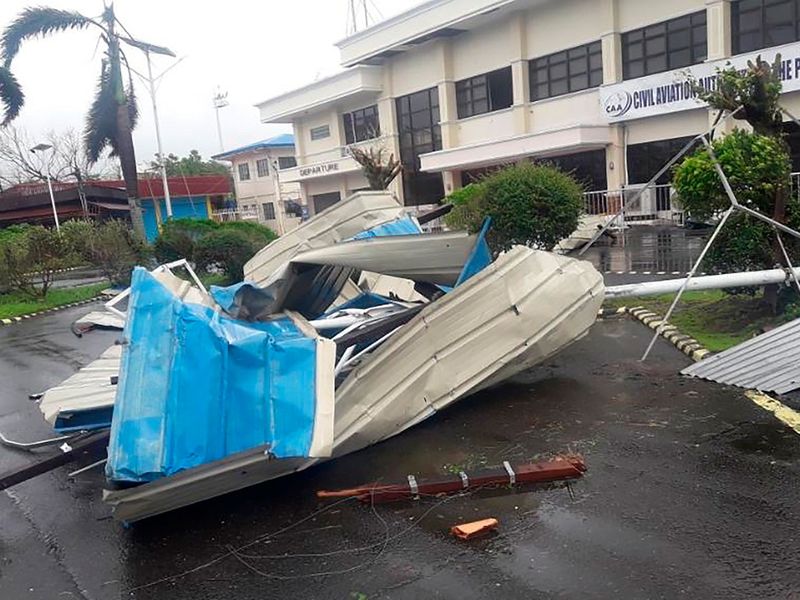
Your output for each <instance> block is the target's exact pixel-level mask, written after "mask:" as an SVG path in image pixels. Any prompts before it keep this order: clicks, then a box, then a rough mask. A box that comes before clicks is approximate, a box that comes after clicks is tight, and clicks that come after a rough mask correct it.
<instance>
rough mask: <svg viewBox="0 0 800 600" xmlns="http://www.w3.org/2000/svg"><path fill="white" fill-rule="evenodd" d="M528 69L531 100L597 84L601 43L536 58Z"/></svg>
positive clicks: (600, 59)
mask: <svg viewBox="0 0 800 600" xmlns="http://www.w3.org/2000/svg"><path fill="white" fill-rule="evenodd" d="M528 68H529V69H530V86H531V100H541V99H542V98H551V97H552V96H560V95H561V94H567V93H569V92H577V91H578V90H585V89H588V88H593V87H597V86H598V85H600V84H601V83H603V53H602V47H601V44H600V42H592V43H591V44H586V45H584V46H578V47H577V48H570V49H569V50H563V51H561V52H556V53H555V54H550V55H549V56H543V57H541V58H535V59H533V60H531V61H530V62H529V63H528Z"/></svg>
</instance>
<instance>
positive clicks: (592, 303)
mask: <svg viewBox="0 0 800 600" xmlns="http://www.w3.org/2000/svg"><path fill="white" fill-rule="evenodd" d="M489 226H490V224H489V223H486V224H485V226H484V228H483V230H482V231H481V232H480V233H479V234H476V235H470V234H467V233H465V232H446V233H423V231H422V228H421V227H420V223H419V222H418V220H417V219H416V218H414V217H413V216H412V215H411V214H410V213H408V212H407V211H406V210H405V208H404V207H403V206H401V205H400V204H399V203H398V201H397V200H396V199H395V198H394V197H393V196H392V195H390V194H388V193H384V192H361V193H357V194H355V195H353V196H351V197H350V198H348V199H347V200H345V201H343V202H341V203H338V204H336V205H334V206H332V207H331V208H329V209H327V210H325V211H323V212H322V213H320V214H318V215H316V216H315V217H314V218H312V219H311V220H309V221H307V222H305V223H304V224H303V225H302V226H300V227H299V228H298V229H296V230H294V231H293V232H291V233H289V234H287V235H284V236H282V237H281V238H279V239H278V240H276V241H274V242H272V243H271V244H269V245H268V246H266V247H265V248H264V249H262V250H261V251H260V252H258V253H257V254H256V255H255V256H254V257H253V258H252V259H251V260H250V261H249V262H248V263H247V265H246V266H245V281H244V282H242V283H239V284H236V285H234V286H230V287H225V288H221V287H213V286H212V288H211V289H210V290H206V289H205V288H204V286H203V284H202V283H201V282H200V281H199V280H198V279H197V278H196V276H194V274H193V272H192V271H191V266H190V265H188V264H187V263H186V262H185V261H178V262H176V263H172V264H169V265H164V266H162V267H159V268H157V269H155V270H153V271H148V270H146V269H143V268H137V269H136V270H135V272H134V274H133V280H132V285H131V288H130V290H129V291H126V293H124V294H121V295H120V297H119V298H117V299H115V300H113V301H112V302H110V303H109V309H110V311H111V312H112V313H113V316H114V318H113V319H112V318H109V317H108V316H107V315H106V316H104V315H99V317H98V319H97V320H98V323H97V325H99V326H103V327H114V326H122V325H123V323H124V330H123V333H122V340H121V343H120V345H117V346H114V347H112V348H109V349H108V350H107V351H106V352H105V353H104V354H103V355H102V356H101V357H100V358H99V359H98V360H97V361H95V362H93V363H91V364H89V365H88V366H86V367H84V368H83V369H81V370H80V371H79V372H78V373H76V374H75V375H73V376H72V377H70V378H69V379H67V380H66V381H64V382H63V383H62V384H61V385H59V386H57V387H54V388H52V389H50V390H48V391H47V392H45V393H44V394H43V396H42V397H41V400H40V407H41V410H42V413H43V415H44V417H45V418H46V419H47V421H48V422H50V423H51V424H52V425H53V427H54V428H55V430H56V431H58V432H61V433H70V432H86V431H87V430H88V431H92V430H101V429H104V428H108V427H109V426H110V433H109V441H108V460H107V463H106V465H105V473H106V480H107V485H106V489H105V490H104V499H105V501H106V502H108V503H109V504H110V505H111V506H112V507H113V508H114V514H115V517H116V518H118V519H121V520H125V521H128V522H131V521H136V520H138V519H142V518H146V517H149V516H152V515H156V514H159V513H163V512H166V511H169V510H172V509H175V508H178V507H181V506H185V505H188V504H191V503H194V502H198V501H201V500H204V499H207V498H211V497H214V496H218V495H220V494H224V493H226V492H229V491H232V490H236V489H240V488H243V487H246V486H250V485H254V484H256V483H260V482H262V481H266V480H269V479H273V478H276V477H280V476H283V475H286V474H289V473H292V472H294V471H297V470H300V469H305V468H307V467H309V466H311V465H313V464H315V463H316V462H318V461H321V460H326V459H329V458H333V457H337V456H341V455H343V454H346V453H349V452H353V451H356V450H359V449H361V448H364V447H366V446H369V445H370V444H374V443H377V442H380V441H381V440H384V439H386V438H388V437H391V436H393V435H396V434H398V433H400V432H402V431H403V430H405V429H407V428H409V427H412V426H414V425H416V424H417V423H420V422H421V421H423V420H424V419H426V418H428V417H430V416H431V415H433V414H434V413H436V412H437V411H439V410H441V409H443V408H445V407H447V406H448V405H450V404H451V403H453V402H455V401H456V400H458V399H460V398H462V397H464V396H466V395H468V394H472V393H474V392H476V391H478V390H480V389H484V388H486V387H488V386H491V385H494V384H496V383H499V382H501V381H503V380H505V379H507V378H509V377H511V376H513V375H514V374H516V373H518V372H520V371H522V370H524V369H527V368H530V367H531V366H533V365H535V364H537V363H539V362H541V361H542V360H545V359H546V358H548V357H549V356H552V355H553V354H555V353H557V352H559V351H560V350H562V349H563V348H564V347H565V346H567V345H568V344H570V343H572V342H573V341H575V340H576V339H578V338H580V337H581V336H582V335H584V334H585V333H586V332H587V331H588V329H589V327H590V326H591V325H592V323H593V322H594V320H595V315H596V314H597V311H598V309H599V307H600V305H601V303H602V300H603V282H602V278H601V276H600V274H599V273H598V272H597V271H596V270H595V269H594V268H593V267H592V266H591V265H590V264H589V263H586V262H580V261H577V260H574V259H570V258H567V257H563V256H559V255H556V254H552V253H549V252H543V251H537V250H532V249H529V248H525V247H515V248H513V249H512V250H510V251H509V252H506V253H503V254H501V255H500V256H498V257H496V258H493V256H492V253H491V252H490V250H489V247H488V245H487V243H486V240H485V236H486V232H487V229H488V227H489ZM178 269H186V270H188V272H189V273H190V274H191V276H192V278H193V281H187V280H184V279H181V278H180V277H178V276H177V275H176V272H177V270H178ZM125 299H127V311H126V312H123V311H122V310H120V308H119V307H120V306H121V300H125ZM93 326H94V325H93V323H92V318H88V319H85V320H84V321H83V322H82V323H80V325H79V330H78V331H79V332H80V333H83V332H85V331H88V330H90V329H91V328H92V327H93Z"/></svg>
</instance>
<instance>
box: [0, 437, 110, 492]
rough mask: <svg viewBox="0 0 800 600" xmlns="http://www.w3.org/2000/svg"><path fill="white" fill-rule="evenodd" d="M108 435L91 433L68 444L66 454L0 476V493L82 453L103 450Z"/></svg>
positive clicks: (61, 464) (70, 460) (60, 453)
mask: <svg viewBox="0 0 800 600" xmlns="http://www.w3.org/2000/svg"><path fill="white" fill-rule="evenodd" d="M109 435H110V432H109V430H105V431H98V432H96V433H92V434H90V435H87V436H86V437H84V438H81V439H79V440H77V441H75V442H71V443H69V445H70V447H71V448H72V449H71V450H69V451H67V452H59V453H58V454H54V455H51V456H48V457H47V458H43V459H41V460H39V461H37V462H35V463H33V464H31V465H27V466H25V467H20V468H19V469H14V470H12V471H8V472H6V473H3V474H2V475H0V491H2V490H5V489H6V488H10V487H11V486H14V485H17V484H18V483H22V482H23V481H28V480H29V479H33V478H34V477H36V476H38V475H41V474H42V473H47V472H48V471H52V470H53V469H57V468H58V467H61V466H63V465H66V464H68V463H70V462H72V461H73V460H75V459H76V458H77V457H78V456H79V455H80V454H81V453H83V452H90V451H93V450H98V449H101V448H105V447H106V445H107V444H108V438H109Z"/></svg>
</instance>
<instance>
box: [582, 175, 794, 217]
mask: <svg viewBox="0 0 800 600" xmlns="http://www.w3.org/2000/svg"><path fill="white" fill-rule="evenodd" d="M643 187H644V184H632V185H629V186H628V187H626V188H625V189H618V190H594V191H591V192H585V193H584V194H583V206H584V210H585V211H586V213H587V214H590V215H609V216H610V215H615V214H617V213H618V212H619V211H620V209H621V208H623V207H624V209H625V210H624V215H625V222H626V223H627V224H629V225H632V224H636V223H642V224H650V223H654V222H671V223H678V224H682V223H683V219H684V211H683V207H682V206H681V204H680V201H679V199H678V196H677V194H676V192H675V189H674V188H673V187H672V186H671V185H670V184H668V183H664V184H658V185H654V186H651V187H650V188H648V189H646V190H644V192H643V193H642V194H641V196H639V192H640V191H641V190H642V188H643ZM791 189H792V194H794V195H795V197H797V198H800V172H797V173H792V174H791ZM637 196H639V198H638V199H637Z"/></svg>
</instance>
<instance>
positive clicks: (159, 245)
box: [153, 219, 220, 263]
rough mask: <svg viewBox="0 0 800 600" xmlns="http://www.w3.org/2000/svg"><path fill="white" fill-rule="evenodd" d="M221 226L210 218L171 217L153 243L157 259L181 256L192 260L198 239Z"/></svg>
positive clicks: (168, 259) (177, 258)
mask: <svg viewBox="0 0 800 600" xmlns="http://www.w3.org/2000/svg"><path fill="white" fill-rule="evenodd" d="M219 228H220V224H219V223H218V222H217V221H212V220H210V219H170V220H169V221H167V222H166V223H164V224H163V225H162V226H161V232H160V233H159V235H158V237H157V238H156V241H155V243H154V244H153V251H154V252H155V256H156V260H158V262H159V263H167V262H172V261H174V260H179V259H181V258H185V259H187V260H192V257H193V256H194V246H195V243H197V240H199V239H200V238H202V237H203V236H205V235H207V234H209V233H211V232H213V231H217V230H218V229H219Z"/></svg>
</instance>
